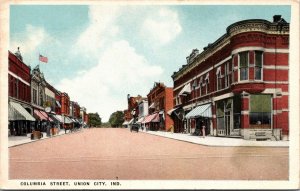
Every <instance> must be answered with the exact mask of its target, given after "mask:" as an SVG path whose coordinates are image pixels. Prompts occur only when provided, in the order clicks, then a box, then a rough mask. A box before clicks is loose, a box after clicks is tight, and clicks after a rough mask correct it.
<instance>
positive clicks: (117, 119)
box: [108, 111, 124, 127]
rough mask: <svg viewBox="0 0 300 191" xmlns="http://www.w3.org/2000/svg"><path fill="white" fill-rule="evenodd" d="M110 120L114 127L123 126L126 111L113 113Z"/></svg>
mask: <svg viewBox="0 0 300 191" xmlns="http://www.w3.org/2000/svg"><path fill="white" fill-rule="evenodd" d="M108 122H109V123H110V125H111V126H112V127H121V126H122V124H123V122H124V113H123V112H122V111H116V112H114V113H112V114H111V115H110V117H109V121H108Z"/></svg>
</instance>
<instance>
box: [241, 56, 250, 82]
mask: <svg viewBox="0 0 300 191" xmlns="http://www.w3.org/2000/svg"><path fill="white" fill-rule="evenodd" d="M248 58H249V53H248V52H240V53H239V74H240V81H242V80H248V77H249V75H248V69H249V59H248Z"/></svg>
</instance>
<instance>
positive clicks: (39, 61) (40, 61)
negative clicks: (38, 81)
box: [38, 52, 41, 68]
mask: <svg viewBox="0 0 300 191" xmlns="http://www.w3.org/2000/svg"><path fill="white" fill-rule="evenodd" d="M40 55H41V54H40V52H39V63H38V66H39V68H40V63H41V61H40Z"/></svg>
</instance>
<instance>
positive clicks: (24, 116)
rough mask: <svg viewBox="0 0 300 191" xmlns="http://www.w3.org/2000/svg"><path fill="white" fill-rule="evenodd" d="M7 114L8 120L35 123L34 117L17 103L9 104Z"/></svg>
mask: <svg viewBox="0 0 300 191" xmlns="http://www.w3.org/2000/svg"><path fill="white" fill-rule="evenodd" d="M9 105H10V106H9V114H8V120H11V121H15V120H27V121H35V119H34V117H32V115H31V114H30V113H28V111H26V109H24V107H22V106H21V104H19V103H15V102H10V103H9Z"/></svg>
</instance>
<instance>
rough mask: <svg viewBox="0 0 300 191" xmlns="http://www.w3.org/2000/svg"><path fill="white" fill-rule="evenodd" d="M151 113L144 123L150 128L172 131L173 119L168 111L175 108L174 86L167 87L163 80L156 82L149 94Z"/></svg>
mask: <svg viewBox="0 0 300 191" xmlns="http://www.w3.org/2000/svg"><path fill="white" fill-rule="evenodd" d="M147 98H148V105H149V108H148V109H149V115H148V116H146V117H145V119H144V121H143V122H142V123H145V124H146V127H147V128H148V129H150V130H161V131H170V130H171V128H172V126H173V120H172V119H171V117H170V116H169V115H167V111H169V110H171V109H172V108H173V88H170V87H166V86H165V85H164V84H163V83H161V82H155V83H154V87H153V88H152V89H151V90H150V92H149V93H148V95H147Z"/></svg>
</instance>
